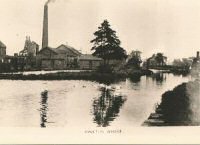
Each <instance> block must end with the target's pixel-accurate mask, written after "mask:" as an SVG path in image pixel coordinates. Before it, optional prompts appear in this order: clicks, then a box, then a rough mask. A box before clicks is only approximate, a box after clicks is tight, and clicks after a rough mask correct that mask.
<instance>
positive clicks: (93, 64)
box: [78, 54, 103, 70]
mask: <svg viewBox="0 0 200 145" xmlns="http://www.w3.org/2000/svg"><path fill="white" fill-rule="evenodd" d="M78 61H79V67H80V69H90V70H95V69H97V68H98V67H99V66H100V65H101V63H102V62H103V59H102V58H99V57H95V56H93V55H91V54H83V55H81V56H80V57H79V59H78Z"/></svg>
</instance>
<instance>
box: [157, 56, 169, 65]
mask: <svg viewBox="0 0 200 145" xmlns="http://www.w3.org/2000/svg"><path fill="white" fill-rule="evenodd" d="M155 60H156V62H157V64H158V65H159V66H163V65H165V64H166V61H167V57H166V56H164V55H163V53H157V54H156V56H155Z"/></svg>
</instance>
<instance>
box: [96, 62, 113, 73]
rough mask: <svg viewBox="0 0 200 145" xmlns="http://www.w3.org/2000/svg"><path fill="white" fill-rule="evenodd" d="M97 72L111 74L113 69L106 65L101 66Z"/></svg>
mask: <svg viewBox="0 0 200 145" xmlns="http://www.w3.org/2000/svg"><path fill="white" fill-rule="evenodd" d="M97 72H99V73H113V67H112V66H111V65H108V64H103V65H100V66H99V67H98V68H97Z"/></svg>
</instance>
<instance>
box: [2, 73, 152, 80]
mask: <svg viewBox="0 0 200 145" xmlns="http://www.w3.org/2000/svg"><path fill="white" fill-rule="evenodd" d="M146 74H150V72H149V71H145V70H144V71H134V72H132V73H129V74H128V73H124V72H123V73H122V72H116V73H102V72H95V71H94V72H89V71H88V72H57V73H47V74H37V75H36V74H29V75H23V74H14V73H10V74H0V79H9V80H91V81H98V82H100V83H111V82H115V81H119V80H122V79H125V78H127V77H132V76H135V77H139V76H142V75H146Z"/></svg>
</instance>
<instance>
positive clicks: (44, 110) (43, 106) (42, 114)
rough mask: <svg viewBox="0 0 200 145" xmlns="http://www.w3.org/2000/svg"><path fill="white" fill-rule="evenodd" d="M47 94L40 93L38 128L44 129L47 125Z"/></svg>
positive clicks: (45, 92)
mask: <svg viewBox="0 0 200 145" xmlns="http://www.w3.org/2000/svg"><path fill="white" fill-rule="evenodd" d="M47 101H48V92H47V91H44V92H42V93H41V108H40V117H41V119H40V120H41V123H40V127H42V128H45V127H46V123H47V111H48V103H47Z"/></svg>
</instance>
